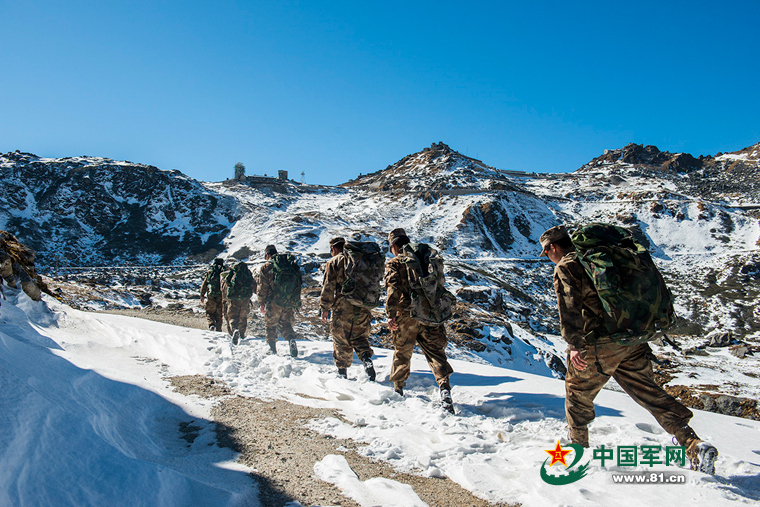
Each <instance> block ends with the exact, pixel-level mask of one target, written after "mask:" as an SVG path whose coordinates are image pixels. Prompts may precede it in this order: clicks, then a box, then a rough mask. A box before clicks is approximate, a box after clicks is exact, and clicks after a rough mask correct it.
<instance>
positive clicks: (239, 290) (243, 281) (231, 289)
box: [226, 261, 255, 300]
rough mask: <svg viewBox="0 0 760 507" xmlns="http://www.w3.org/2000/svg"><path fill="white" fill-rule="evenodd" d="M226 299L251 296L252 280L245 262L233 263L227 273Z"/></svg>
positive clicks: (248, 297) (239, 298) (240, 298)
mask: <svg viewBox="0 0 760 507" xmlns="http://www.w3.org/2000/svg"><path fill="white" fill-rule="evenodd" d="M226 282H227V299H236V300H242V299H250V298H251V296H253V290H254V285H255V283H254V281H253V275H252V274H251V270H250V269H248V265H247V264H246V263H245V262H242V261H241V262H238V263H237V264H235V265H234V266H233V267H232V269H231V270H230V272H229V273H228V274H227V278H226Z"/></svg>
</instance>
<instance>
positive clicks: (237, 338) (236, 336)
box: [232, 329, 240, 345]
mask: <svg viewBox="0 0 760 507" xmlns="http://www.w3.org/2000/svg"><path fill="white" fill-rule="evenodd" d="M239 341H240V331H238V330H237V329H236V330H235V332H234V333H232V344H233V345H237V344H238V342H239Z"/></svg>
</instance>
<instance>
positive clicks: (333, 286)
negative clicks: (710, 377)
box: [319, 252, 346, 312]
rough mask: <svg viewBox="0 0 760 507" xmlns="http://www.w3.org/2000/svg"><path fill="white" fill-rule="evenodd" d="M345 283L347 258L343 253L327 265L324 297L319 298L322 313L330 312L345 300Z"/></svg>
mask: <svg viewBox="0 0 760 507" xmlns="http://www.w3.org/2000/svg"><path fill="white" fill-rule="evenodd" d="M345 281H346V258H345V256H344V255H343V253H342V252H341V253H339V254H338V255H336V256H335V257H333V258H332V259H330V260H329V261H327V264H325V277H324V279H323V281H322V295H321V296H320V298H319V308H320V310H321V311H322V312H329V311H330V310H331V309H332V308H333V307H335V306H336V305H338V304H339V303H340V301H341V300H342V299H343V295H342V293H341V287H342V286H343V282H345Z"/></svg>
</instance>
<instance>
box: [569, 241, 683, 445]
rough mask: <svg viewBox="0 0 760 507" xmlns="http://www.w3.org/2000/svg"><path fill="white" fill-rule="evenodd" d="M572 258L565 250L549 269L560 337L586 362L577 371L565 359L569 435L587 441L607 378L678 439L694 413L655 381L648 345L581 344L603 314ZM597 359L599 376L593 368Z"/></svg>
mask: <svg viewBox="0 0 760 507" xmlns="http://www.w3.org/2000/svg"><path fill="white" fill-rule="evenodd" d="M577 257H578V254H577V253H576V252H574V251H573V252H569V253H567V254H566V255H565V256H564V257H562V259H560V260H559V262H557V265H556V266H555V268H554V291H555V293H556V294H557V304H558V306H559V319H560V326H561V329H562V338H563V339H564V340H565V341H566V342H567V343H568V344H569V346H570V347H569V350H579V351H580V352H581V356H582V357H583V358H584V359H585V360H586V361H587V362H588V366H587V367H586V369H584V370H582V371H581V370H578V369H577V368H575V366H574V365H573V364H572V362H571V361H570V359H569V356H568V361H567V376H566V378H565V390H566V394H567V396H566V398H565V412H566V415H567V422H568V425H569V426H570V428H571V432H572V431H573V430H575V431H576V432H579V433H585V435H586V440H587V439H588V433H587V432H586V431H585V428H586V426H587V425H588V423H590V422H591V421H592V420H593V419H594V417H595V416H596V414H595V412H594V398H596V395H597V394H599V391H600V390H601V389H602V387H604V385H605V384H606V383H607V380H609V378H610V376H611V377H612V378H614V379H615V380H616V381H617V383H618V384H619V385H620V387H622V388H623V390H625V392H627V393H628V394H629V395H630V396H631V398H633V399H634V400H635V401H636V402H637V403H638V404H639V405H641V406H642V407H644V408H646V409H647V410H649V412H651V413H652V415H653V416H654V417H655V419H657V422H658V423H660V426H662V427H663V428H664V429H665V431H667V432H668V433H670V434H675V435H676V436H677V437H679V441H680V440H681V438H680V433H681V432H682V431H683V429H684V428H685V427H688V426H687V425H688V422H689V419H691V417H692V415H693V414H692V412H691V410H689V409H688V408H686V407H685V406H683V405H682V404H681V403H679V402H678V401H677V400H676V399H675V398H673V397H672V396H670V395H669V394H668V393H666V392H665V391H664V390H663V389H662V388H661V387H660V386H658V385H657V383H656V382H655V380H654V373H653V370H652V363H651V361H650V359H649V357H650V354H651V349H650V348H649V345H648V344H646V343H642V344H639V345H635V346H628V345H619V344H617V343H613V342H612V341H610V339H609V338H606V337H602V338H600V339H599V340H598V341H597V342H596V344H595V345H588V344H586V342H585V340H584V337H585V336H586V334H587V333H589V332H590V331H592V330H594V329H596V328H597V327H599V326H602V325H603V322H604V321H603V310H602V304H601V301H600V300H599V296H598V295H597V293H596V290H595V289H594V286H593V283H592V282H591V279H590V278H589V277H588V275H587V274H586V272H585V270H584V269H583V266H582V265H581V263H580V261H578V258H577ZM597 359H598V362H599V366H601V369H602V372H601V373H600V372H599V371H598V367H597V366H595V364H594V363H595V362H596V360H597ZM681 443H682V445H683V444H684V442H681Z"/></svg>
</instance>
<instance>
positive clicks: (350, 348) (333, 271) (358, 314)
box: [319, 238, 384, 381]
mask: <svg viewBox="0 0 760 507" xmlns="http://www.w3.org/2000/svg"><path fill="white" fill-rule="evenodd" d="M345 244H346V240H345V239H344V238H333V239H331V240H330V254H331V255H332V256H333V257H332V259H330V260H329V261H327V265H326V266H325V277H324V281H323V282H322V294H321V297H320V303H319V306H320V309H321V314H322V321H323V322H327V319H328V317H330V312H332V318H331V319H330V333H331V334H332V337H333V359H334V360H335V366H336V367H337V368H338V375H340V376H341V377H343V378H346V377H347V369H348V367H349V366H351V363H352V362H353V358H354V351H356V356H357V357H358V358H359V360H360V361H361V362H362V363H363V364H364V370H365V371H366V372H367V376H368V377H369V379H370V380H371V381H374V380H375V368H374V365H373V364H372V349H371V348H370V346H369V330H370V322H371V321H372V314H371V313H370V311H369V309H368V308H365V307H363V306H361V305H357V304H352V302H351V301H349V298H347V297H346V296H345V295H344V293H343V292H344V289H346V290H348V289H349V285H351V286H352V287H351V290H354V291H355V290H357V287H356V286H357V284H358V285H360V286H367V285H374V284H376V285H377V293H378V296H379V292H380V291H379V289H380V280H379V279H377V280H375V279H374V277H373V276H372V273H370V272H365V269H351V271H352V273H353V274H354V276H352V277H350V281H349V277H348V276H346V271H347V269H346V268H347V263H348V262H350V261H351V259H349V258H348V257H347V256H346V255H345V254H344V251H343V250H344V245H345ZM372 244H373V245H375V247H377V244H375V243H372ZM357 246H359V244H357ZM376 250H377V254H376V255H377V256H378V259H379V261H380V262H379V266H378V269H377V271H378V275H379V277H380V278H381V277H382V273H383V271H382V268H383V260H384V259H383V255H382V253H381V252H380V248H379V247H377V248H376ZM360 256H361V257H364V255H363V254H361V253H360ZM360 264H362V266H366V267H367V268H366V269H368V270H369V271H371V264H367V263H360ZM354 266H355V264H352V265H351V267H354ZM347 282H348V283H347ZM378 299H379V297H378Z"/></svg>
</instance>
